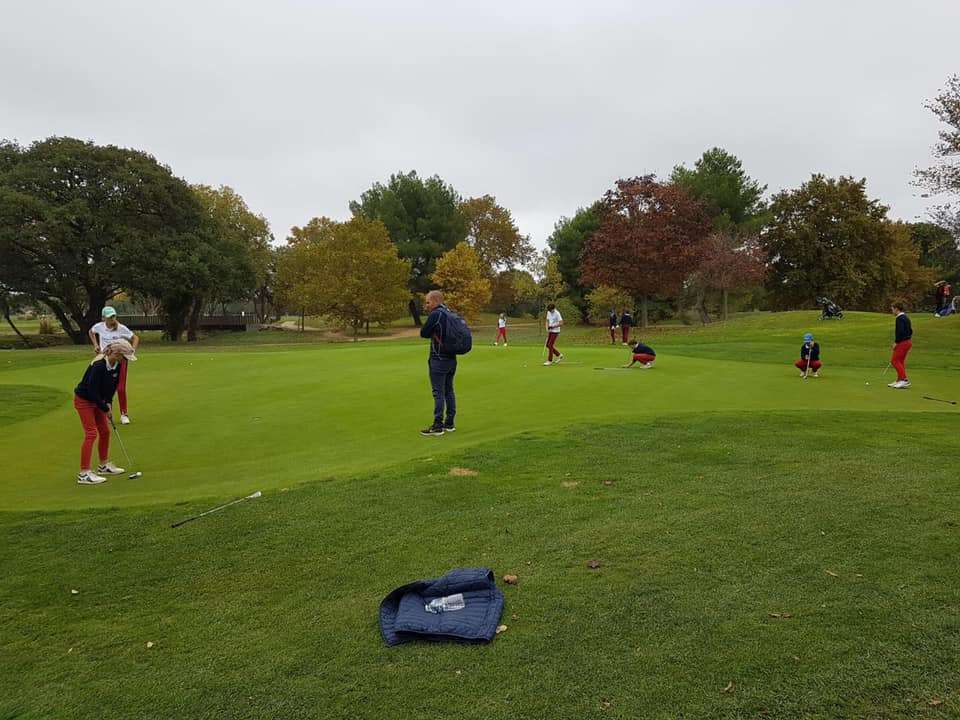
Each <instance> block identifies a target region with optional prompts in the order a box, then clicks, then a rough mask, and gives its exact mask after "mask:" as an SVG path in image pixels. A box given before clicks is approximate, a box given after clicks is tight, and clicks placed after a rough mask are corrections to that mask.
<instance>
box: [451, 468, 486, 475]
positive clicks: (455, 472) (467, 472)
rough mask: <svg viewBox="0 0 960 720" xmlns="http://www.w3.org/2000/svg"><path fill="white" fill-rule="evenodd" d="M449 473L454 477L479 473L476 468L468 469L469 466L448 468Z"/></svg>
mask: <svg viewBox="0 0 960 720" xmlns="http://www.w3.org/2000/svg"><path fill="white" fill-rule="evenodd" d="M450 474H451V475H453V476H454V477H473V476H474V475H479V474H480V473H478V472H477V471H476V470H470V469H469V468H462V467H455V468H450Z"/></svg>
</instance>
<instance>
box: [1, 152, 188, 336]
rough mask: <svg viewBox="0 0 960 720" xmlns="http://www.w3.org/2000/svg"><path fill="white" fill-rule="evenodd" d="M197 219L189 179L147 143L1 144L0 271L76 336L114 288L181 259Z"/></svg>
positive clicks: (140, 282)
mask: <svg viewBox="0 0 960 720" xmlns="http://www.w3.org/2000/svg"><path fill="white" fill-rule="evenodd" d="M200 222H201V216H200V206H199V203H198V202H197V199H196V197H195V195H194V194H193V192H192V191H191V190H190V187H189V186H188V185H187V184H186V183H185V182H184V181H183V180H181V179H180V178H177V177H175V176H174V175H173V173H172V172H171V171H170V169H169V168H168V167H166V166H164V165H161V164H160V163H158V162H157V161H156V160H155V159H154V158H153V157H151V156H150V155H148V154H146V153H143V152H139V151H136V150H128V149H124V148H118V147H115V146H112V145H108V146H98V145H94V144H93V143H92V142H84V141H82V140H76V139H73V138H63V137H53V138H49V139H47V140H44V141H41V142H36V143H34V144H32V145H30V146H29V147H20V146H18V145H16V144H14V143H9V142H6V143H3V144H2V145H0V279H2V281H3V282H4V284H5V285H6V286H7V287H9V288H11V289H12V290H14V291H16V292H20V293H24V294H26V295H28V296H30V297H32V298H34V299H36V300H39V301H41V302H43V303H44V304H46V305H47V306H48V307H49V308H50V310H51V311H52V312H53V313H54V315H55V316H56V317H57V319H58V320H59V321H60V324H61V325H62V326H63V329H64V331H65V332H66V333H67V334H68V335H69V336H70V337H71V338H72V339H73V341H74V342H76V343H78V344H82V343H85V342H88V340H87V336H86V335H87V330H89V328H90V327H91V325H93V323H95V322H96V321H97V320H98V319H99V317H100V309H101V307H102V306H103V305H104V303H106V302H107V301H108V300H109V299H110V298H112V297H114V296H115V295H116V294H117V293H118V292H120V290H121V289H130V290H133V291H140V290H145V289H146V288H147V287H148V286H150V285H152V284H154V283H155V281H156V280H157V277H158V274H161V275H162V274H165V273H169V272H175V271H176V270H177V269H178V268H180V267H181V264H180V261H181V260H182V259H183V258H184V257H185V256H187V255H189V247H190V245H191V244H192V243H193V242H194V241H195V240H196V237H197V234H198V233H199V230H200Z"/></svg>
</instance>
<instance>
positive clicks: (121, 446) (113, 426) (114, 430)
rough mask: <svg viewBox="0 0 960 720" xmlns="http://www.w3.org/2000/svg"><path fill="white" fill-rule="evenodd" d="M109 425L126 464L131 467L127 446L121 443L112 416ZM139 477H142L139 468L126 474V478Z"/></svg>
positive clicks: (133, 478)
mask: <svg viewBox="0 0 960 720" xmlns="http://www.w3.org/2000/svg"><path fill="white" fill-rule="evenodd" d="M110 427H112V428H113V434H114V435H116V436H117V442H118V443H120V449H121V450H123V456H124V457H125V458H126V459H127V465H129V466H130V467H133V460H131V459H130V453H128V452H127V446H126V445H124V444H123V438H121V437H120V431H119V430H118V429H117V426H116V425H114V423H113V418H112V417H111V418H110ZM139 477H143V473H142V472H140V471H139V470H138V471H137V472H132V473H130V474H129V475H127V478H129V479H130V480H136V479H137V478H139Z"/></svg>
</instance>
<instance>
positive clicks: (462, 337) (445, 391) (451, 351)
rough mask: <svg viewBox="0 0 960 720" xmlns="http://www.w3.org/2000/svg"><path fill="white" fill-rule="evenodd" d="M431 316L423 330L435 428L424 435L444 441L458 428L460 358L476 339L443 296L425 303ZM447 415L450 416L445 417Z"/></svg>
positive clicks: (433, 294)
mask: <svg viewBox="0 0 960 720" xmlns="http://www.w3.org/2000/svg"><path fill="white" fill-rule="evenodd" d="M423 305H424V308H425V309H426V311H427V312H428V313H429V316H428V317H427V321H426V322H425V323H424V324H423V327H422V328H420V337H422V338H426V339H429V340H430V357H429V359H428V361H427V367H428V368H429V371H430V388H431V390H432V392H433V424H432V425H430V426H429V427H427V428H424V429H423V430H421V431H420V434H421V435H423V436H424V437H440V436H441V435H443V434H444V433H449V432H454V431H455V430H456V429H457V426H456V425H455V424H454V418H455V417H456V415H457V398H456V395H455V394H454V392H453V378H454V376H455V375H456V374H457V355H465V354H466V353H468V352H470V348H471V346H472V344H473V339H472V337H471V335H470V328H469V327H467V324H466V322H464V320H463V318H462V317H460V316H459V315H457V314H456V313H455V312H453V311H452V310H450V308H448V307H447V306H446V305H444V304H443V293H442V292H440V291H439V290H431V291H430V292H428V293H427V295H426V297H425V298H424V302H423ZM444 412H446V416H444Z"/></svg>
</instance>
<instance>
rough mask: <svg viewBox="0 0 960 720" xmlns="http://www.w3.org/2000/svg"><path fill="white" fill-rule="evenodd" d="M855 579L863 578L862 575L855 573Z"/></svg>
mask: <svg viewBox="0 0 960 720" xmlns="http://www.w3.org/2000/svg"><path fill="white" fill-rule="evenodd" d="M855 577H863V575H861V574H860V573H855Z"/></svg>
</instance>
